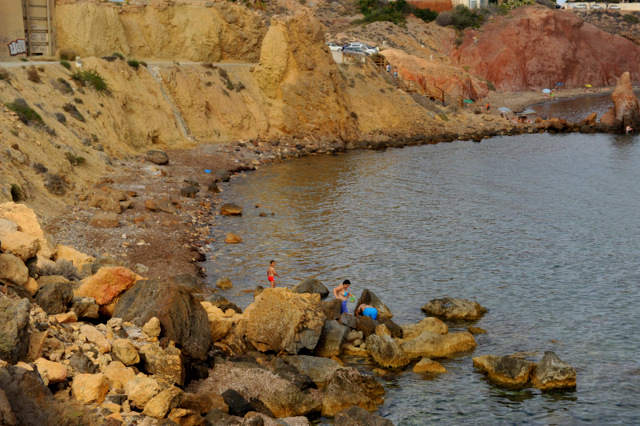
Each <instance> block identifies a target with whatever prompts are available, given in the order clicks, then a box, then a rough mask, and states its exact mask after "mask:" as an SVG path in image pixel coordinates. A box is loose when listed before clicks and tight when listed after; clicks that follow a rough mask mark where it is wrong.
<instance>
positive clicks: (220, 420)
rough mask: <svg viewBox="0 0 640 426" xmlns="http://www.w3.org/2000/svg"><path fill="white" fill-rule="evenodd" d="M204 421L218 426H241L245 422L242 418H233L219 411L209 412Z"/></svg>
mask: <svg viewBox="0 0 640 426" xmlns="http://www.w3.org/2000/svg"><path fill="white" fill-rule="evenodd" d="M204 419H205V420H206V421H208V422H209V424H212V425H216V426H241V425H242V422H243V420H244V419H243V418H242V417H236V416H232V415H230V414H227V413H225V412H224V411H220V410H218V409H216V410H211V411H209V412H208V413H207V415H206V416H205V418H204Z"/></svg>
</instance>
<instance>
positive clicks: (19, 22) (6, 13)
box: [0, 0, 27, 60]
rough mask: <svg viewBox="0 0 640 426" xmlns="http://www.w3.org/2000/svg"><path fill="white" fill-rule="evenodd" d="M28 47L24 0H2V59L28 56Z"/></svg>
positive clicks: (0, 34) (0, 11)
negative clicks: (23, 12) (23, 15)
mask: <svg viewBox="0 0 640 426" xmlns="http://www.w3.org/2000/svg"><path fill="white" fill-rule="evenodd" d="M10 47H11V48H13V50H12V49H10ZM26 49H27V46H26V37H25V34H24V20H23V18H22V0H1V1H0V60H7V59H9V58H17V57H20V56H26ZM17 52H25V53H17ZM12 53H13V54H12ZM16 53H17V54H16Z"/></svg>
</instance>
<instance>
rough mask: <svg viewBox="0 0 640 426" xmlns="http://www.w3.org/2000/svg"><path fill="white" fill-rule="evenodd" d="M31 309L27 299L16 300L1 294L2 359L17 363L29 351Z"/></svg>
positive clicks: (0, 340)
mask: <svg viewBox="0 0 640 426" xmlns="http://www.w3.org/2000/svg"><path fill="white" fill-rule="evenodd" d="M29 310H30V305H29V301H28V300H27V299H21V300H20V301H19V302H14V301H12V300H11V299H8V298H6V297H1V296H0V359H3V360H5V361H7V362H9V363H11V364H15V363H17V362H18V361H21V360H23V359H25V358H26V356H27V353H28V351H29V329H28V327H29Z"/></svg>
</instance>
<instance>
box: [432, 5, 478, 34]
mask: <svg viewBox="0 0 640 426" xmlns="http://www.w3.org/2000/svg"><path fill="white" fill-rule="evenodd" d="M483 22H484V15H483V13H482V12H481V11H477V10H471V9H469V8H468V7H466V6H463V5H458V6H456V8H455V9H453V10H452V11H451V12H442V13H440V14H439V15H438V17H437V18H436V23H437V24H438V25H440V26H441V27H448V26H453V27H455V28H456V29H457V30H459V31H462V30H464V29H466V28H479V27H480V25H482V23H483Z"/></svg>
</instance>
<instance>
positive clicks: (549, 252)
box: [206, 134, 640, 425]
mask: <svg viewBox="0 0 640 426" xmlns="http://www.w3.org/2000/svg"><path fill="white" fill-rule="evenodd" d="M222 195H223V199H224V200H225V201H234V202H238V203H240V204H242V205H244V208H245V211H244V215H243V216H242V217H241V218H230V217H220V218H219V220H218V221H217V227H216V229H215V231H214V232H215V234H214V236H215V237H216V241H218V242H216V243H215V244H213V246H212V247H211V252H210V257H211V259H210V261H209V262H208V263H207V265H206V267H207V270H208V274H209V281H210V283H211V284H212V285H213V283H215V280H216V278H217V277H219V276H228V277H230V278H231V280H232V282H233V283H234V288H233V289H232V290H228V291H226V292H223V294H225V295H226V296H227V297H229V298H230V299H231V300H233V301H235V302H237V303H238V304H240V305H242V306H243V307H245V306H247V305H248V304H249V303H250V302H251V301H252V296H251V295H247V294H242V293H241V290H244V289H252V288H254V287H255V286H256V285H258V284H261V285H267V280H266V270H267V267H268V262H269V260H270V259H272V258H273V259H275V260H276V261H277V269H278V272H279V274H280V275H281V276H282V280H281V281H280V282H279V285H284V286H290V285H294V284H297V283H298V282H300V281H301V280H303V279H305V278H308V277H316V278H318V279H320V280H321V281H322V282H323V283H324V284H325V285H326V286H327V287H330V288H331V287H333V286H335V285H337V284H339V283H340V282H342V280H344V279H345V278H349V279H350V280H351V282H352V283H353V285H352V286H351V289H350V290H351V291H352V292H354V293H355V294H359V293H360V292H361V291H362V290H363V289H365V288H369V289H372V290H373V291H374V292H375V293H376V294H377V295H378V296H380V297H381V299H382V300H383V301H384V302H385V303H386V304H387V305H388V306H389V308H390V309H391V311H392V312H393V313H394V320H395V321H396V322H397V323H400V324H402V323H408V322H416V321H419V320H420V319H422V318H423V317H424V314H423V313H422V312H421V310H420V308H421V307H422V306H423V305H424V304H425V303H427V302H428V301H429V300H431V299H433V298H438V297H444V296H451V297H461V298H467V299H471V300H475V301H478V302H479V303H480V304H482V305H483V306H485V307H487V308H488V309H489V312H488V313H487V314H486V315H485V316H484V318H483V319H482V320H480V321H478V322H477V323H476V324H475V325H476V326H478V327H481V328H484V329H486V330H487V334H486V335H480V336H476V340H477V343H478V347H477V348H476V349H475V351H474V352H473V354H471V355H469V354H466V355H464V356H460V357H457V358H453V359H447V360H442V364H443V365H444V366H445V367H446V369H447V370H448V372H447V373H445V374H442V375H439V376H428V375H422V374H415V373H413V372H412V371H411V367H409V368H407V369H406V370H405V371H404V372H403V373H401V374H398V375H392V376H388V377H384V378H382V379H381V381H382V383H383V384H384V386H385V388H386V391H387V393H386V396H385V400H386V402H385V404H384V405H382V406H381V408H380V410H379V414H381V415H383V416H385V417H387V418H389V419H391V420H393V422H394V423H396V424H401V425H414V424H415V425H423V424H429V423H433V422H439V423H444V424H469V423H471V424H514V423H532V424H576V423H583V422H592V423H593V424H638V423H640V397H639V396H638V395H639V393H640V333H639V332H638V329H639V327H640V136H638V135H629V136H627V135H619V136H616V135H599V134H598V135H581V134H568V135H547V134H542V135H540V134H536V135H522V136H515V137H501V138H494V139H491V140H485V141H483V142H482V143H479V144H478V143H471V142H453V143H446V144H445V143H443V144H438V145H425V146H418V147H411V148H405V149H393V150H387V151H385V152H372V151H356V152H350V153H348V154H344V155H340V156H318V157H309V158H304V159H300V160H292V161H285V162H282V163H278V164H273V165H269V166H267V167H263V168H261V169H260V170H258V171H256V172H252V173H249V174H244V175H241V176H238V177H237V178H236V179H235V180H234V181H233V182H232V185H231V186H227V187H225V192H224V193H223V194H222ZM256 205H258V206H259V207H255V206H256ZM260 213H267V216H266V217H260V216H259V214H260ZM271 213H274V215H271ZM228 231H232V232H234V233H237V234H239V235H240V236H242V238H243V239H244V243H243V244H238V245H225V244H224V243H221V241H222V240H223V238H224V234H225V233H226V232H228ZM350 308H351V309H352V308H353V305H350ZM452 329H453V331H456V330H461V329H463V326H460V325H458V326H453V327H452ZM547 350H552V351H555V352H556V353H557V354H558V355H559V356H560V358H562V359H563V360H565V361H567V362H569V363H570V364H571V365H573V366H574V367H575V369H576V371H577V374H578V385H577V389H576V391H571V392H559V393H549V394H543V393H541V392H539V391H537V390H535V389H526V390H522V391H512V390H503V389H500V388H497V387H495V386H493V385H492V384H490V383H489V382H488V381H486V379H485V378H484V377H483V376H482V375H481V374H479V373H477V372H476V371H475V370H474V368H473V365H472V361H471V357H472V356H478V355H483V354H495V355H509V354H512V353H514V352H524V353H528V354H530V356H529V359H531V360H533V361H539V360H540V358H541V357H542V355H543V353H544V351H547ZM351 361H352V362H356V361H353V360H351Z"/></svg>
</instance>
